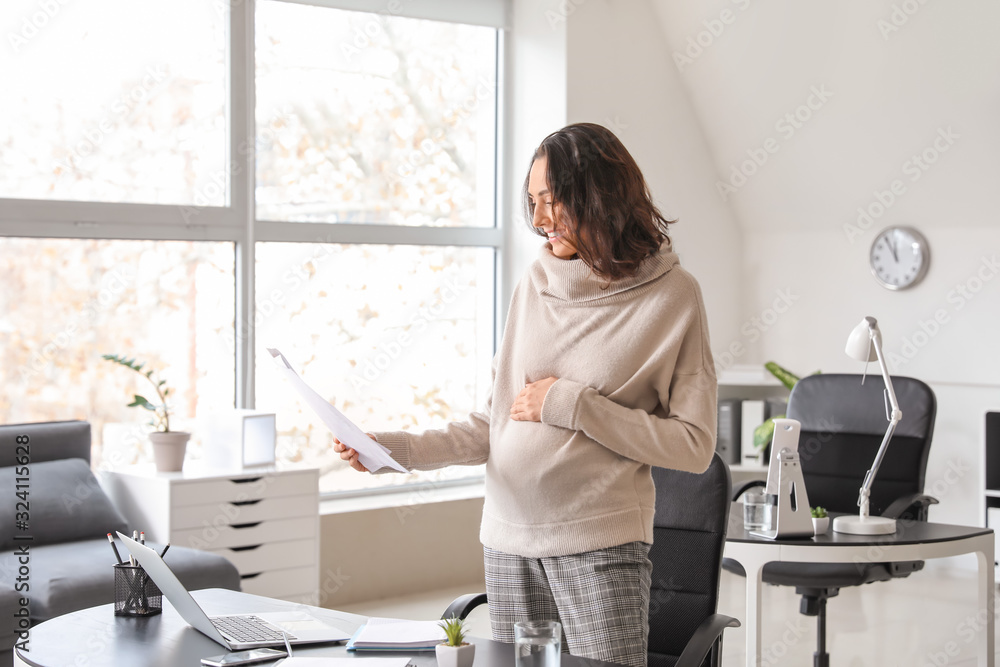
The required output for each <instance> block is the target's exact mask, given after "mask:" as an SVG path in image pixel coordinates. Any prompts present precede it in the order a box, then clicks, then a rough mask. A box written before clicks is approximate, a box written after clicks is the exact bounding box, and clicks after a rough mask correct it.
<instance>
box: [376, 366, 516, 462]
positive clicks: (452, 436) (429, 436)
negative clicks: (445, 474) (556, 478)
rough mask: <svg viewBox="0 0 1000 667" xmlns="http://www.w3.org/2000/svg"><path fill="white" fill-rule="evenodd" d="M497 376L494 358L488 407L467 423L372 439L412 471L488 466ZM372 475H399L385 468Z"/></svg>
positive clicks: (474, 413)
mask: <svg viewBox="0 0 1000 667" xmlns="http://www.w3.org/2000/svg"><path fill="white" fill-rule="evenodd" d="M496 372H497V359H496V357H494V359H493V370H492V373H491V381H490V393H489V395H488V396H487V397H486V406H485V407H484V408H483V411H482V412H473V413H472V414H471V415H469V418H468V419H467V420H465V421H464V422H452V423H450V424H448V425H447V426H446V427H444V428H443V429H438V430H433V431H424V432H423V433H410V432H409V431H381V432H378V433H373V434H372V435H374V436H375V440H377V441H378V443H379V444H380V445H385V447H386V448H388V449H389V452H390V454H391V455H392V458H393V459H395V461H396V463H398V464H399V465H401V466H403V467H404V468H406V469H407V470H411V471H412V470H435V469H437V468H444V467H446V466H450V465H467V466H474V465H479V464H481V463H486V460H487V459H488V458H489V456H490V412H491V411H492V409H493V389H492V387H493V380H495V379H496ZM371 472H373V473H375V474H382V473H387V472H396V471H395V470H393V469H392V468H385V467H383V468H380V469H378V470H372V471H371Z"/></svg>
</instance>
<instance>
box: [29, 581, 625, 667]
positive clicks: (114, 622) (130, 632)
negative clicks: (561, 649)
mask: <svg viewBox="0 0 1000 667" xmlns="http://www.w3.org/2000/svg"><path fill="white" fill-rule="evenodd" d="M193 595H194V597H195V598H196V599H197V600H198V604H200V605H201V606H202V607H203V608H204V609H205V611H206V612H207V613H208V614H209V615H210V616H215V615H219V614H233V613H237V614H238V613H250V612H262V611H281V610H288V609H307V610H308V611H309V612H310V613H312V614H315V615H316V616H317V617H320V618H323V619H324V620H325V621H327V622H328V623H330V624H332V625H335V626H337V627H340V628H343V629H344V630H346V631H348V632H351V633H353V632H354V631H355V630H357V628H358V626H360V625H361V624H362V623H364V622H365V620H366V618H365V617H364V616H358V615H357V614H347V613H344V612H339V611H332V610H330V609H321V608H318V607H305V606H303V605H296V604H293V603H291V602H283V601H281V600H272V599H270V598H264V597H260V596H257V595H250V594H248V593H237V592H235V591H229V590H224V589H221V588H211V589H207V590H203V591H194V593H193ZM471 641H473V642H474V643H475V644H476V662H475V667H501V666H502V667H509V666H511V665H513V664H514V645H513V644H502V643H499V642H494V641H491V640H489V639H479V638H476V637H472V638H471ZM28 646H29V649H30V650H29V651H28V652H26V653H25V652H22V651H20V650H15V652H14V665H15V667H17V666H18V665H32V666H33V667H70V666H72V667H112V666H114V667H121V666H122V665H130V666H134V667H186V666H190V667H201V662H200V661H201V659H202V658H204V657H206V656H210V655H219V654H221V653H225V651H226V649H225V648H224V647H222V646H220V645H218V644H216V643H215V642H214V641H212V640H211V639H209V638H208V637H206V636H205V635H203V634H201V633H200V632H198V631H197V630H195V629H194V628H192V627H191V626H189V625H188V624H187V623H186V622H185V621H184V619H182V618H181V617H180V616H179V615H178V614H177V612H176V611H174V608H173V607H171V606H170V603H169V602H167V601H166V599H164V601H163V613H162V614H160V615H159V616H153V617H150V618H123V617H120V616H115V615H114V611H113V606H112V605H110V604H106V605H101V606H100V607H91V608H90V609H83V610H81V611H77V612H73V613H71V614H66V615H65V616H59V617H58V618H53V619H52V620H50V621H46V622H44V623H41V624H39V625H37V626H36V627H34V628H32V630H31V638H30V640H29V645H28ZM295 655H304V656H306V655H310V656H340V657H344V656H347V657H352V658H354V659H356V660H364V659H365V657H367V656H369V655H381V656H384V655H386V654H385V653H365V654H356V653H349V652H348V651H347V649H345V648H344V646H343V644H325V645H320V646H308V647H307V646H301V647H296V648H295ZM392 655H394V656H401V655H405V654H403V653H396V652H394V653H392ZM411 655H412V657H413V664H415V665H417V667H436V665H437V660H436V659H435V658H434V652H433V651H426V652H419V651H418V652H415V653H413V654H411ZM257 664H260V665H262V666H263V667H267V666H268V665H272V664H274V663H266V662H262V663H257ZM562 664H563V665H564V667H620V666H617V665H614V663H610V662H602V661H600V660H589V659H586V658H577V657H575V656H569V655H566V654H563V657H562Z"/></svg>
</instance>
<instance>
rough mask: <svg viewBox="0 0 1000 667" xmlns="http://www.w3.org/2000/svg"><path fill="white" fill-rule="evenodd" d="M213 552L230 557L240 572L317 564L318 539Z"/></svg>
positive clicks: (250, 572)
mask: <svg viewBox="0 0 1000 667" xmlns="http://www.w3.org/2000/svg"><path fill="white" fill-rule="evenodd" d="M212 553H216V554H219V555H220V556H223V557H225V558H226V559H228V560H229V562H231V563H232V564H233V565H235V566H236V569H237V570H239V571H240V574H254V573H256V572H264V571H266V570H283V569H288V568H293V567H302V566H304V565H316V557H317V554H316V540H292V541H291V542H270V543H268V544H257V545H252V546H246V547H236V548H233V549H213V550H212Z"/></svg>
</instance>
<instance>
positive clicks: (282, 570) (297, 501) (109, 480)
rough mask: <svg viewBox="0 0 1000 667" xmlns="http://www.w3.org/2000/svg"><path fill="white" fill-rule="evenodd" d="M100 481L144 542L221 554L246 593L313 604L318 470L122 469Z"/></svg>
mask: <svg viewBox="0 0 1000 667" xmlns="http://www.w3.org/2000/svg"><path fill="white" fill-rule="evenodd" d="M101 484H102V485H103V486H104V488H105V490H106V491H107V493H108V495H109V496H110V497H111V499H112V500H113V501H114V503H115V505H116V506H117V507H118V509H119V510H120V511H121V512H122V514H124V515H125V518H126V519H127V520H128V523H129V526H132V527H134V528H139V529H140V530H144V531H145V532H146V539H147V540H150V541H153V542H159V543H166V542H170V543H171V544H173V545H179V546H185V547H192V548H195V549H202V550H204V551H211V552H213V553H217V554H220V555H222V556H225V557H226V558H227V559H229V561H230V562H232V563H233V564H234V565H235V566H236V568H237V569H238V570H239V572H240V577H241V578H242V587H243V591H244V592H246V593H254V594H256V595H265V596H268V597H275V598H281V599H284V600H292V601H295V602H304V603H310V604H315V603H317V602H318V598H319V471H318V470H315V469H311V470H281V471H275V470H268V471H259V472H256V471H254V472H241V473H231V474H219V473H207V472H206V473H199V472H179V473H157V472H156V471H155V470H153V469H151V468H130V469H125V470H119V471H112V472H104V473H102V475H101ZM167 558H168V560H169V556H168V557H167Z"/></svg>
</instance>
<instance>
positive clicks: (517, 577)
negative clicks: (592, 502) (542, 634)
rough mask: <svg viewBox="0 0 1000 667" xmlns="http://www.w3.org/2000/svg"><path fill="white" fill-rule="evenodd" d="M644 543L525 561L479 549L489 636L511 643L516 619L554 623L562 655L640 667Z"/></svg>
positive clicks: (645, 595)
mask: <svg viewBox="0 0 1000 667" xmlns="http://www.w3.org/2000/svg"><path fill="white" fill-rule="evenodd" d="M649 548H650V545H648V544H646V543H644V542H630V543H628V544H622V545H620V546H616V547H610V548H607V549H598V550H596V551H587V552H585V553H581V554H574V555H571V556H554V557H549V558H524V557H522V556H514V555H511V554H506V553H503V552H501V551H496V550H495V549H490V548H489V547H484V549H483V550H484V553H485V561H486V594H487V597H488V598H489V609H490V625H491V626H492V628H493V639H494V640H496V641H501V642H507V643H513V641H514V623H516V622H518V621H559V622H560V623H562V627H563V640H562V647H563V651H567V650H568V652H569V653H571V654H573V655H576V656H581V657H585V658H596V659H598V660H606V661H609V662H617V663H619V664H623V665H630V666H632V667H646V647H647V642H648V637H649V587H650V581H651V578H652V571H653V564H652V563H651V562H650V560H649Z"/></svg>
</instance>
